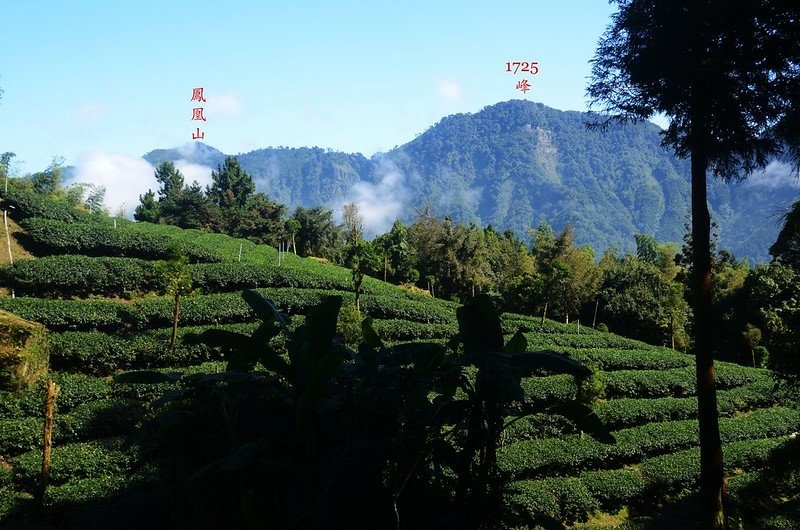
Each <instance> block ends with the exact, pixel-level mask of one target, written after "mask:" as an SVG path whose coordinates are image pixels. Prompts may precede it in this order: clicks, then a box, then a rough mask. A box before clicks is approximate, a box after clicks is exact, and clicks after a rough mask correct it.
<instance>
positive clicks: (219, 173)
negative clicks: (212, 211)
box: [208, 156, 256, 211]
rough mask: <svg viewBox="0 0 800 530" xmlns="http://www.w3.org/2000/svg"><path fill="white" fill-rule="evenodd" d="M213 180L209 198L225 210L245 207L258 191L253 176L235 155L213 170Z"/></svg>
mask: <svg viewBox="0 0 800 530" xmlns="http://www.w3.org/2000/svg"><path fill="white" fill-rule="evenodd" d="M211 180H212V184H211V187H210V188H209V189H208V198H209V199H210V200H211V201H212V202H213V203H214V204H216V205H217V206H219V207H220V208H221V209H222V210H223V211H225V210H233V209H236V208H244V206H245V205H246V204H247V202H248V200H249V198H250V196H251V195H252V194H253V193H255V191H256V186H255V184H254V183H253V177H251V176H250V175H249V174H248V173H246V172H245V171H244V170H243V169H242V167H241V166H240V165H239V161H238V160H237V159H236V157H233V156H229V157H227V158H225V161H224V162H223V163H222V164H220V165H219V166H218V167H217V170H216V171H212V172H211Z"/></svg>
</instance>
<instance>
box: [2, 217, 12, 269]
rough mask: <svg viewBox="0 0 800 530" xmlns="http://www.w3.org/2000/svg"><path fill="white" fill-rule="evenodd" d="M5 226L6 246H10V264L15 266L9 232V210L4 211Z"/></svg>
mask: <svg viewBox="0 0 800 530" xmlns="http://www.w3.org/2000/svg"><path fill="white" fill-rule="evenodd" d="M3 224H4V225H5V227H6V245H7V246H8V262H9V263H10V264H11V265H13V264H14V256H12V255H11V233H10V232H9V231H8V210H3Z"/></svg>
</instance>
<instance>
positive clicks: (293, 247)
mask: <svg viewBox="0 0 800 530" xmlns="http://www.w3.org/2000/svg"><path fill="white" fill-rule="evenodd" d="M292 252H294V255H295V256H297V243H296V242H295V239H294V232H292Z"/></svg>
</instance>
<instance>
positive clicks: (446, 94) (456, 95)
mask: <svg viewBox="0 0 800 530" xmlns="http://www.w3.org/2000/svg"><path fill="white" fill-rule="evenodd" d="M439 96H441V97H442V98H444V99H446V100H448V101H453V102H456V103H458V102H460V101H461V100H462V99H464V97H463V95H462V93H461V85H460V84H459V83H458V81H455V80H452V79H449V80H445V81H441V82H440V83H439Z"/></svg>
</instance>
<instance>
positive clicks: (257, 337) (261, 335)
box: [251, 321, 281, 344]
mask: <svg viewBox="0 0 800 530" xmlns="http://www.w3.org/2000/svg"><path fill="white" fill-rule="evenodd" d="M280 332H281V327H280V325H279V324H277V323H276V322H275V321H270V322H262V323H261V324H259V326H258V327H257V328H256V329H255V330H254V331H253V334H252V335H251V337H252V339H253V340H254V341H255V342H256V343H258V344H267V343H268V342H269V341H270V340H271V339H272V338H273V337H275V336H276V335H277V334H278V333H280Z"/></svg>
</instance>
